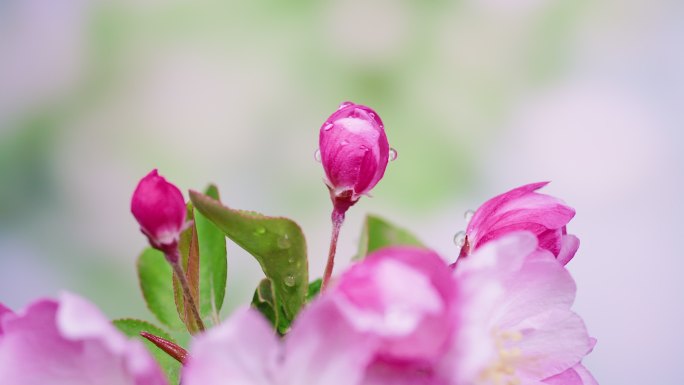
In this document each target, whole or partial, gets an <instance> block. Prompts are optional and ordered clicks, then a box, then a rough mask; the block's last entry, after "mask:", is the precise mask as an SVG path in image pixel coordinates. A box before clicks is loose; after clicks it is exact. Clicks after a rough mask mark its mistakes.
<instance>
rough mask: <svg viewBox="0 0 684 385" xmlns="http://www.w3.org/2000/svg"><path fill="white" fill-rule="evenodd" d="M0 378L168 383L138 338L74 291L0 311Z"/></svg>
mask: <svg viewBox="0 0 684 385" xmlns="http://www.w3.org/2000/svg"><path fill="white" fill-rule="evenodd" d="M0 330H2V331H1V332H0V383H1V384H11V385H43V384H64V385H66V384H69V385H96V384H107V385H110V384H111V385H129V384H130V385H164V384H166V380H165V379H164V376H163V374H162V372H161V370H160V369H159V367H158V366H157V364H156V363H155V361H154V360H153V359H152V357H151V356H150V355H149V353H148V352H147V351H146V350H145V347H144V346H143V344H142V343H141V342H139V341H134V340H128V339H126V337H125V336H124V335H123V334H121V333H119V331H117V330H116V329H115V328H114V326H113V325H112V324H111V322H109V320H107V318H105V316H104V315H103V314H102V313H100V311H99V310H98V309H97V308H95V307H94V306H93V305H91V304H90V303H88V302H87V301H85V300H84V299H82V298H79V297H77V296H75V295H72V294H66V293H65V294H62V295H61V296H60V298H59V300H56V301H55V300H40V301H36V302H34V303H33V304H31V305H30V306H29V307H28V308H27V309H25V310H24V311H23V312H20V313H18V314H12V313H11V312H8V311H7V310H5V311H4V312H2V313H1V314H0Z"/></svg>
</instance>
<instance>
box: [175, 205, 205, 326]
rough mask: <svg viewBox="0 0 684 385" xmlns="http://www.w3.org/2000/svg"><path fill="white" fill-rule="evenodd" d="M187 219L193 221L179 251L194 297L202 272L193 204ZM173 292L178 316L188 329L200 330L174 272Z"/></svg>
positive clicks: (181, 240)
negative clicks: (200, 271)
mask: <svg viewBox="0 0 684 385" xmlns="http://www.w3.org/2000/svg"><path fill="white" fill-rule="evenodd" d="M187 211H188V213H187V220H189V221H193V224H192V226H190V227H189V228H188V229H186V230H185V231H183V233H181V236H180V240H179V242H178V251H179V252H180V257H181V264H182V266H183V272H184V273H185V274H184V275H185V279H186V280H187V282H188V286H189V287H190V292H191V293H192V295H193V298H195V299H197V298H199V294H200V293H199V285H200V273H199V264H200V258H199V246H198V240H197V229H196V228H195V224H194V215H193V208H192V204H191V203H188V204H187ZM173 292H174V299H175V302H176V310H177V311H178V317H180V319H181V320H182V321H183V323H185V326H186V328H187V330H188V331H189V332H190V333H192V334H196V333H198V332H199V331H200V328H199V325H197V322H196V321H195V318H194V317H193V316H192V312H191V311H190V310H189V309H188V306H189V305H190V303H189V302H188V301H187V298H184V296H183V289H182V288H181V284H180V281H179V278H178V277H177V276H176V274H175V273H174V274H173Z"/></svg>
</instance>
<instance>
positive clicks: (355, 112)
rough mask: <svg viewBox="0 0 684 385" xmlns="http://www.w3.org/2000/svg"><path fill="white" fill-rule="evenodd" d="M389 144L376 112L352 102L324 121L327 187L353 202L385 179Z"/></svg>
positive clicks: (322, 150)
mask: <svg viewBox="0 0 684 385" xmlns="http://www.w3.org/2000/svg"><path fill="white" fill-rule="evenodd" d="M389 150H390V148H389V143H388V142H387V136H386V135H385V129H384V125H383V123H382V120H381V119H380V117H379V116H378V114H377V113H375V111H373V110H372V109H370V108H368V107H366V106H362V105H360V104H354V103H351V102H346V103H342V105H340V108H339V109H338V110H337V111H336V112H335V113H333V114H332V115H330V117H329V118H328V119H327V120H326V121H325V123H323V125H322V126H321V130H320V136H319V151H320V155H321V162H322V164H323V169H324V170H325V175H326V177H327V184H328V187H330V189H331V194H332V196H333V199H334V198H335V197H341V196H345V197H348V199H349V200H350V203H353V202H355V201H356V200H357V199H358V198H359V197H360V196H361V195H363V194H366V193H368V192H369V191H370V190H371V189H372V188H373V187H374V186H375V185H376V184H377V183H378V182H379V181H380V179H381V178H382V176H383V175H384V174H385V169H386V168H387V162H388V160H389Z"/></svg>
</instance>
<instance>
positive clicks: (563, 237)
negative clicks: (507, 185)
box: [461, 182, 579, 264]
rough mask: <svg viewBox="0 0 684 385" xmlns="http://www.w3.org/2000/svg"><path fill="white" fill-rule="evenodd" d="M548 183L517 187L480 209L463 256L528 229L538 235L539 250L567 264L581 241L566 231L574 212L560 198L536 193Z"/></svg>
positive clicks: (469, 225)
mask: <svg viewBox="0 0 684 385" xmlns="http://www.w3.org/2000/svg"><path fill="white" fill-rule="evenodd" d="M548 183H549V182H540V183H531V184H528V185H524V186H521V187H518V188H515V189H513V190H511V191H508V192H505V193H503V194H501V195H498V196H495V197H494V198H492V199H490V200H488V201H487V202H485V203H484V204H483V205H482V206H480V208H478V209H477V211H475V214H474V215H473V217H472V219H471V220H470V222H469V223H468V228H467V229H466V233H465V234H466V238H465V243H464V245H463V247H462V249H461V256H466V255H468V254H470V253H471V252H472V251H473V250H476V249H478V248H479V247H480V246H482V245H484V244H485V243H487V242H489V241H492V240H494V239H498V238H501V237H503V236H504V235H506V234H509V233H512V232H517V231H521V230H526V231H530V232H532V233H533V234H534V235H536V236H537V240H538V242H539V247H540V248H542V249H545V250H548V251H550V252H551V253H553V255H554V256H555V257H556V258H557V259H558V260H559V261H560V262H561V263H563V264H566V263H568V262H569V261H570V260H571V259H572V257H573V256H574V255H575V252H576V251H577V248H578V247H579V239H578V238H577V237H576V236H574V235H570V234H567V230H566V225H567V224H568V222H570V220H571V219H572V217H574V216H575V210H574V209H573V208H572V207H570V206H568V205H566V204H565V203H564V202H563V201H561V200H560V199H558V198H555V197H552V196H550V195H545V194H540V193H538V192H536V190H539V189H540V188H542V187H544V186H546V185H547V184H548Z"/></svg>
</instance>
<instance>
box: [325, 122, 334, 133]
mask: <svg viewBox="0 0 684 385" xmlns="http://www.w3.org/2000/svg"><path fill="white" fill-rule="evenodd" d="M333 126H334V124H332V123H330V122H327V123H325V125H324V126H323V131H329V130H330V129H331V128H333Z"/></svg>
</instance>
